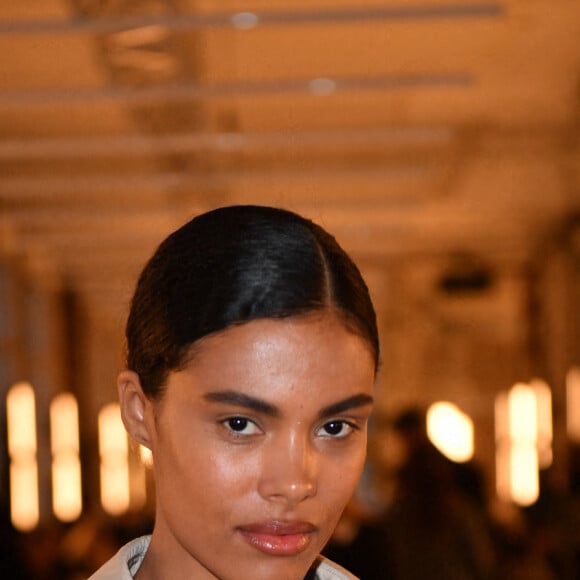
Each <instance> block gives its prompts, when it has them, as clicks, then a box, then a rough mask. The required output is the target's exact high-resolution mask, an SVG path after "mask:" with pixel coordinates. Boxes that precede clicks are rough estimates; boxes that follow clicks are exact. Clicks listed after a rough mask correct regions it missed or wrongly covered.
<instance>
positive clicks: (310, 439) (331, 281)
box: [92, 206, 379, 580]
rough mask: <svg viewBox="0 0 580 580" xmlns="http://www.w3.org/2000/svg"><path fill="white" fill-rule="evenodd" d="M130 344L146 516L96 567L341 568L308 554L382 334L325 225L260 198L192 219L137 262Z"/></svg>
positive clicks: (125, 375)
mask: <svg viewBox="0 0 580 580" xmlns="http://www.w3.org/2000/svg"><path fill="white" fill-rule="evenodd" d="M127 346H128V354H127V369H128V370H125V371H123V372H122V373H121V374H120V376H119V380H118V390H119V397H120V402H121V410H122V416H123V421H124V423H125V426H126V428H127V430H128V432H129V434H130V435H131V437H133V439H135V440H136V441H137V442H139V443H141V444H142V445H145V446H146V447H148V448H149V449H151V451H152V453H153V465H154V476H155V488H156V518H155V525H154V529H153V533H152V535H151V537H149V536H147V537H144V538H139V539H137V540H135V541H133V542H132V543H130V544H129V545H127V546H125V547H124V548H123V549H121V551H120V552H119V553H118V554H117V556H116V557H115V558H113V559H112V560H110V561H109V562H108V563H107V564H105V565H104V566H103V567H102V568H101V569H100V570H99V571H98V572H97V573H95V574H94V575H93V576H92V580H113V579H114V580H120V579H130V578H136V579H137V580H160V579H196V580H197V579H219V580H247V579H261V580H266V579H268V580H274V579H275V580H299V579H302V578H310V579H318V580H327V579H333V580H339V579H348V578H353V576H351V575H350V574H349V573H348V572H346V571H345V570H343V569H342V568H340V567H339V566H337V565H335V564H333V563H331V562H330V561H328V560H325V559H323V558H322V557H321V556H319V554H320V550H321V549H322V547H323V546H324V544H325V543H326V542H327V541H328V539H329V537H330V535H331V533H332V531H333V529H334V527H335V525H336V523H337V521H338V518H339V516H340V514H341V512H342V510H343V508H344V507H345V505H346V503H347V502H348V500H349V498H350V496H351V494H352V492H353V490H354V488H355V486H356V484H357V481H358V478H359V475H360V472H361V470H362V467H363V463H364V458H365V448H366V429H367V420H368V416H369V414H370V411H371V407H372V400H373V399H372V392H373V383H374V378H375V373H376V369H377V361H378V354H379V344H378V333H377V325H376V318H375V313H374V309H373V306H372V303H371V300H370V297H369V293H368V290H367V287H366V285H365V283H364V281H363V279H362V277H361V275H360V273H359V271H358V269H357V268H356V266H355V265H354V264H353V262H352V261H351V260H350V258H349V257H348V256H347V255H346V254H345V252H344V251H343V250H342V249H341V248H340V247H339V246H338V244H337V243H336V241H335V240H334V238H333V237H332V236H330V235H329V234H328V233H326V232H325V231H324V230H323V229H322V228H320V227H319V226H317V225H315V224H314V223H312V222H311V221H309V220H306V219H304V218H302V217H300V216H298V215H296V214H294V213H291V212H288V211H284V210H279V209H274V208H268V207H258V206H233V207H225V208H221V209H217V210H214V211H211V212H209V213H206V214H203V215H201V216H198V217H196V218H194V219H193V220H191V221H190V222H189V223H187V224H186V225H184V226H183V227H182V228H180V229H179V230H177V231H176V232H174V233H173V234H172V235H170V236H169V237H168V238H167V239H166V240H165V241H164V242H163V243H162V244H161V246H160V247H159V248H158V250H157V252H156V253H155V254H154V256H153V257H152V258H151V260H150V261H149V263H148V264H147V265H146V267H145V269H144V271H143V273H142V274H141V277H140V279H139V282H138V285H137V289H136V292H135V295H134V297H133V302H132V306H131V311H130V314H129V319H128V323H127Z"/></svg>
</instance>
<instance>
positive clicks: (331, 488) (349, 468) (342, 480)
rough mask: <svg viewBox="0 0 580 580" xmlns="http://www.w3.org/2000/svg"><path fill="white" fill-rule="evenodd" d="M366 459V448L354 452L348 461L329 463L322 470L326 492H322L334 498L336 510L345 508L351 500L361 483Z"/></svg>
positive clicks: (344, 459)
mask: <svg viewBox="0 0 580 580" xmlns="http://www.w3.org/2000/svg"><path fill="white" fill-rule="evenodd" d="M365 457H366V449H365V448H364V447H362V448H359V449H357V450H353V453H352V454H351V455H350V456H349V457H348V459H346V458H343V459H342V460H340V461H327V462H325V463H324V464H323V469H322V470H321V480H323V481H324V484H325V485H324V490H323V489H321V490H320V491H321V492H322V493H323V494H325V495H326V497H328V498H333V501H334V502H335V507H336V509H338V508H340V509H342V507H344V505H345V504H346V503H347V502H348V500H349V499H350V498H351V496H352V494H353V493H354V490H355V489H356V486H357V484H358V482H359V479H360V476H361V473H362V470H363V467H364V462H365Z"/></svg>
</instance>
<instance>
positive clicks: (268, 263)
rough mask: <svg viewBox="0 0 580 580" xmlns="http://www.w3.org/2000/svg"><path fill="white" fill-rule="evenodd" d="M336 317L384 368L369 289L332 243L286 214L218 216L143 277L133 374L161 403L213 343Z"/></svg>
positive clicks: (173, 244)
mask: <svg viewBox="0 0 580 580" xmlns="http://www.w3.org/2000/svg"><path fill="white" fill-rule="evenodd" d="M327 308H333V309H335V310H336V311H337V312H338V313H339V314H340V315H341V316H343V318H344V320H345V322H346V323H347V324H349V325H350V326H351V327H352V328H353V329H355V330H356V331H357V332H358V333H360V334H361V335H362V336H363V337H364V338H365V339H366V340H367V341H368V342H369V345H370V347H371V349H372V352H373V355H374V358H375V368H376V366H377V364H378V355H379V340H378V332H377V323H376V316H375V311H374V308H373V305H372V302H371V299H370V296H369V293H368V289H367V286H366V284H365V283H364V281H363V279H362V276H361V274H360V272H359V270H358V268H357V267H356V265H355V264H354V263H353V262H352V260H351V259H350V258H349V257H348V255H347V254H346V253H345V252H344V250H342V248H341V247H340V246H339V245H338V243H337V242H336V240H335V239H334V238H333V237H332V236H331V235H330V234H328V233H327V232H326V231H325V230H323V229H322V228H321V227H320V226H318V225H316V224H314V223H313V222H311V221H310V220H307V219H305V218H303V217H301V216H299V215H297V214H295V213H292V212H289V211H286V210H281V209H276V208H271V207H262V206H231V207H223V208H220V209H216V210H213V211H210V212H208V213H205V214H202V215H199V216H197V217H195V218H194V219H192V220H191V221H189V222H188V223H186V224H185V225H184V226H182V227H181V228H180V229H178V230H177V231H175V232H173V233H172V234H171V235H170V236H169V237H168V238H167V239H166V240H165V241H163V242H162V243H161V245H160V246H159V248H158V249H157V251H156V252H155V254H154V255H153V257H152V258H151V259H150V260H149V262H148V263H147V265H146V266H145V268H144V270H143V272H142V273H141V276H140V278H139V281H138V283H137V288H136V290H135V295H134V296H133V301H132V305H131V311H130V313H129V319H128V321H127V329H126V335H127V367H128V368H129V369H131V370H133V371H135V372H136V373H137V374H138V375H139V377H140V380H141V385H142V387H143V390H144V392H145V393H146V394H147V396H149V397H150V398H155V397H157V396H159V395H160V392H161V390H162V387H163V385H164V383H165V381H166V379H167V376H168V373H169V372H170V371H173V370H178V369H179V368H181V367H182V366H183V365H184V364H185V363H186V361H187V360H188V354H189V352H190V351H191V348H190V347H191V346H192V345H193V343H195V342H196V341H197V340H199V339H201V338H203V337H204V336H207V335H209V334H211V333H214V332H217V331H220V330H223V329H225V328H228V327H229V326H231V325H233V324H239V323H243V322H248V321H250V320H255V319H260V318H283V317H289V316H296V315H300V314H306V313H309V312H313V311H317V310H323V309H327Z"/></svg>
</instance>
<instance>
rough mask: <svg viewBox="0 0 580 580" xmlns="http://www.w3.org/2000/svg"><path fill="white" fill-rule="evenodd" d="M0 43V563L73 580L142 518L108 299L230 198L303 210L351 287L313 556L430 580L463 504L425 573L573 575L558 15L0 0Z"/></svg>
mask: <svg viewBox="0 0 580 580" xmlns="http://www.w3.org/2000/svg"><path fill="white" fill-rule="evenodd" d="M0 54H1V55H2V56H1V57H0V394H1V397H0V426H1V431H0V518H1V523H2V528H1V534H2V537H1V538H0V539H1V540H2V541H1V542H0V550H2V553H1V554H0V575H1V576H2V577H3V578H27V579H34V580H42V579H53V578H59V579H67V580H68V579H76V578H86V577H87V576H88V574H89V573H90V572H91V571H92V570H94V569H95V568H96V567H98V565H99V564H100V563H102V562H103V561H104V560H105V559H106V558H108V557H109V556H110V555H111V554H112V553H114V551H115V550H116V549H117V547H118V546H119V545H120V544H121V543H122V542H123V541H125V540H126V539H128V538H132V537H134V536H135V535H137V534H139V533H142V532H143V531H147V530H149V529H150V525H151V519H152V514H153V505H152V496H153V493H152V492H153V482H152V481H151V472H150V469H148V468H147V464H148V462H149V461H150V460H149V458H148V457H147V456H146V455H145V454H144V453H142V450H140V449H137V448H136V447H135V446H134V445H131V444H130V443H128V442H127V440H126V437H125V436H124V434H123V432H122V431H120V432H119V431H118V429H119V422H118V410H117V408H116V407H115V405H114V402H115V399H116V392H115V378H116V374H117V372H118V371H119V369H120V368H121V367H122V364H123V326H124V320H125V316H126V313H127V307H128V301H129V299H130V296H131V293H132V290H133V286H134V283H135V280H136V277H137V275H138V273H139V271H140V269H141V267H142V266H143V264H144V261H145V260H146V259H147V258H148V256H149V255H150V254H151V253H152V252H153V250H154V249H155V247H156V246H157V244H158V243H159V242H160V241H161V240H162V239H163V238H164V237H165V236H166V235H167V234H168V233H169V232H170V231H172V230H173V229H174V228H176V227H177V226H179V225H180V224H182V223H183V222H185V221H186V220H187V219H189V218H190V217H191V216H193V215H195V214H197V213H199V212H202V211H206V210H208V209H211V208H214V207H217V206H221V205H226V204H236V203H258V204H268V205H276V206H282V207H285V208H288V209H292V210H295V211H298V212H300V213H302V214H304V215H306V216H308V217H310V218H312V219H313V220H315V221H317V222H319V223H320V224H321V225H323V226H324V227H326V228H327V229H328V230H330V231H331V232H332V233H333V234H335V236H336V237H337V238H338V240H339V242H340V243H341V244H342V245H343V246H344V247H345V249H347V251H349V252H350V253H351V255H352V256H353V257H354V259H355V261H356V262H357V263H358V264H359V265H360V267H361V270H362V271H363V274H364V276H365V277H366V279H367V281H368V283H369V286H370V288H371V292H372V294H373V297H374V300H375V303H376V307H377V311H378V315H379V322H380V331H381V335H382V347H383V352H382V368H381V372H380V375H379V379H378V384H377V401H378V403H377V412H376V416H375V419H374V423H373V425H372V434H371V440H370V443H369V462H368V467H367V471H366V473H365V476H364V478H363V482H362V483H361V488H360V490H359V493H358V494H357V497H356V498H355V500H354V501H353V505H352V506H349V509H348V510H347V512H346V513H345V518H344V521H343V522H341V526H339V530H338V531H337V537H336V538H335V539H334V540H333V544H332V545H331V547H330V549H331V550H332V551H333V553H334V554H335V557H336V558H337V559H342V560H341V561H349V558H350V559H352V558H353V557H354V559H355V561H359V562H360V561H361V560H364V561H365V562H368V563H369V565H370V564H373V565H374V566H375V567H374V568H372V569H367V570H363V571H360V573H361V574H365V575H364V576H363V578H371V579H372V578H393V579H395V578H398V579H402V580H413V579H414V578H424V577H429V578H431V579H434V578H439V577H440V576H438V575H437V573H436V570H438V569H439V570H443V569H444V566H443V565H442V563H441V562H439V563H437V564H436V563H433V564H429V563H428V562H429V557H428V552H429V550H430V549H431V548H430V546H431V547H432V544H433V538H434V537H438V536H440V537H444V536H445V533H443V532H441V533H440V532H436V531H435V530H441V529H442V528H441V526H443V523H442V522H443V520H449V519H453V518H450V517H448V516H449V514H450V513H452V510H453V509H454V508H453V507H452V506H455V505H457V504H458V503H462V502H463V500H465V502H464V503H469V504H470V506H471V508H474V510H472V512H474V511H477V514H476V517H475V518H474V519H472V520H469V521H472V522H473V521H475V519H477V521H478V522H480V523H481V526H480V527H477V526H475V524H473V525H470V524H468V527H469V529H471V530H474V529H477V531H476V533H475V534H474V540H473V545H474V546H476V547H474V548H472V546H471V545H470V546H468V547H466V546H467V543H468V542H467V540H466V539H465V538H469V537H470V535H469V534H468V533H464V532H463V531H461V530H462V528H460V526H459V524H458V526H457V528H456V529H455V530H454V531H453V532H450V534H449V537H450V538H452V537H453V538H455V539H457V538H460V540H461V541H460V542H459V543H460V544H461V545H460V547H459V548H457V542H455V546H454V545H453V544H454V541H452V540H450V542H448V544H449V545H447V546H446V547H445V548H443V547H442V548H441V549H440V550H439V549H438V550H436V551H437V553H438V554H439V555H441V554H446V553H447V552H445V550H447V549H449V550H455V552H460V553H463V554H465V553H470V554H471V553H472V552H473V554H478V555H479V556H477V557H476V556H475V555H474V556H473V557H471V556H470V558H469V560H470V562H469V563H468V565H467V566H464V564H465V562H463V563H462V562H459V563H456V564H453V566H451V567H450V568H449V569H448V570H446V571H445V575H443V576H441V577H445V578H447V579H451V580H454V578H457V579H462V578H492V577H494V578H528V579H535V578H538V579H544V578H546V579H549V578H570V579H572V578H580V567H579V562H580V558H579V554H580V532H579V530H580V508H579V507H578V505H580V502H579V501H578V496H577V492H578V490H579V489H580V462H579V453H578V448H577V445H578V444H579V442H580V343H579V338H580V325H579V321H580V315H579V313H578V304H579V302H580V133H579V128H580V3H578V2H577V1H576V0H556V1H554V0H526V1H521V0H502V1H492V2H478V1H474V0H463V1H461V0H457V1H454V2H444V1H440V0H420V1H413V2H408V1H407V0H400V1H399V2H391V1H386V0H364V1H355V0H278V1H277V2H270V1H266V0H253V1H248V2H241V1H239V0H220V1H219V2H216V1H210V0H139V1H136V0H107V1H103V0H43V1H42V2H39V1H38V0H19V1H18V2H13V1H10V0H2V1H1V2H0ZM224 235H227V232H224ZM438 482H439V483H438ZM454 486H455V487H454ZM456 488H457V489H458V490H459V491H460V493H461V494H462V495H461V498H462V500H461V502H458V501H457V500H456V498H457V495H454V494H455V491H457V490H456ZM413 490H414V491H413ZM403 496H404V498H406V500H409V498H411V500H413V498H415V500H418V501H419V503H418V504H413V505H414V507H413V506H412V507H411V513H412V514H415V515H416V514H417V513H418V512H420V513H421V514H422V516H425V517H421V518H419V519H420V520H428V521H427V522H425V521H422V522H419V521H418V522H417V525H416V526H411V525H410V524H409V522H413V521H414V519H413V517H414V516H413V515H411V516H406V515H403V516H400V513H405V512H404V511H403V512H400V511H397V510H401V509H402V508H400V506H402V505H405V501H406V500H405V501H403V499H402V498H403ZM451 496H453V497H454V498H455V499H453V497H451ZM425 498H434V499H431V500H430V501H429V502H428V503H429V504H431V507H432V506H433V504H437V505H438V506H440V508H441V509H440V510H439V512H441V513H431V507H429V506H426V505H423V504H424V503H425ZM450 498H451V499H450ZM421 501H423V504H422V503H421ZM407 503H409V502H407ZM411 503H412V501H411ZM436 511H437V510H436ZM472 512H470V513H472ZM461 513H463V512H461ZM442 514H443V515H442ZM399 516H400V517H399ZM462 518H463V519H469V518H468V517H467V516H466V517H464V516H458V520H457V521H459V520H461V519H462ZM425 523H426V525H427V527H426V531H425V530H423V532H424V534H423V535H425V534H426V535H427V536H428V537H429V538H430V540H429V541H428V542H426V543H425V542H424V543H423V544H422V545H421V546H420V547H417V548H416V550H414V552H413V553H414V555H415V557H414V558H411V560H413V559H414V561H415V562H414V565H415V567H417V562H421V564H422V565H423V566H424V567H423V569H421V570H412V567H413V566H411V564H409V562H408V561H406V560H405V554H402V553H400V552H401V546H399V545H398V544H401V541H398V539H399V540H400V539H401V538H406V545H408V546H411V545H414V544H413V542H414V541H415V540H417V535H418V534H419V532H417V530H418V529H419V528H420V527H421V526H422V525H423V524H425ZM401 524H402V526H401V529H400V528H398V527H397V526H399V525H401ZM399 529H400V531H397V530H399ZM458 530H460V531H458ZM365 533H368V534H370V535H369V536H368V537H370V538H372V540H368V539H367V540H364V538H365V536H364V534H365ZM357 538H358V544H357ZM360 538H363V541H360ZM417 541H418V540H417ZM361 545H363V546H364V548H365V549H366V551H367V553H366V554H365V555H364V556H360V555H359V552H358V550H360V548H361ZM375 545H376V546H375ZM385 546H388V549H385ZM374 547H376V549H375V550H374V552H373V553H372V554H369V553H368V552H369V551H370V550H371V549H373V548H374ZM433 551H434V550H433ZM379 553H380V554H384V553H388V554H389V559H388V561H386V560H385V559H384V558H382V556H381V557H376V555H377V554H379ZM417 554H422V556H419V557H417ZM435 556H437V554H435V555H434V557H435ZM375 557H376V558H375ZM375 559H376V564H375ZM407 560H409V558H407ZM445 561H446V562H448V563H449V562H452V561H453V557H452V556H451V555H449V557H446V559H445ZM405 562H406V563H405ZM428 566H432V568H428ZM462 566H464V567H465V568H466V570H467V571H465V570H463V571H461V570H460V569H461V568H462ZM354 568H356V564H355V565H354V566H353V569H354ZM393 570H396V571H393ZM355 571H356V570H355ZM441 573H442V572H441Z"/></svg>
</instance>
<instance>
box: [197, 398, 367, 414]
mask: <svg viewBox="0 0 580 580" xmlns="http://www.w3.org/2000/svg"><path fill="white" fill-rule="evenodd" d="M203 398H204V399H205V400H206V401H208V402H211V403H224V404H227V405H234V406H236V407H245V408H246V409H251V410H252V411H257V412H258V413H263V414H264V415H269V416H270V417H279V416H280V410H279V409H278V408H277V407H275V406H274V405H272V404H271V403H268V402H266V401H264V400H263V399H258V398H257V397H252V396H250V395H246V394H245V393H240V392H238V391H216V392H211V393H205V394H204V395H203ZM372 404H373V398H372V397H371V396H370V395H367V394H365V393H361V394H359V395H353V396H352V397H348V398H347V399H344V400H342V401H338V402H336V403H333V404H332V405H328V406H327V407H324V408H323V409H321V410H320V411H319V413H318V417H319V418H320V419H323V418H325V417H330V416H331V415H338V414H340V413H344V411H348V410H350V409H355V408H357V407H364V406H366V405H372Z"/></svg>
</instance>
